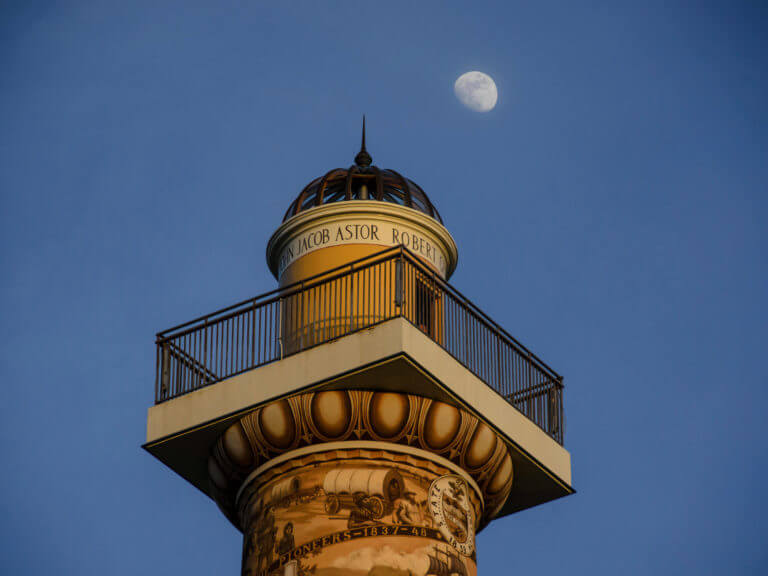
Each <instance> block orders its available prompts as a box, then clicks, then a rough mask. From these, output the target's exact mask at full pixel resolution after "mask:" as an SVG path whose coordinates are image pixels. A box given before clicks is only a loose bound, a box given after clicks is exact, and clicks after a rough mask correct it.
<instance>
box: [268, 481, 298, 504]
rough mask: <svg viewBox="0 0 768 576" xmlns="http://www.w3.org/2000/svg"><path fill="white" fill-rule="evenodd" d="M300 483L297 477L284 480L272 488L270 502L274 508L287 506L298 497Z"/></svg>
mask: <svg viewBox="0 0 768 576" xmlns="http://www.w3.org/2000/svg"><path fill="white" fill-rule="evenodd" d="M300 488H301V483H300V482H299V477H298V476H293V477H291V478H286V479H285V480H283V481H281V482H278V483H277V484H275V485H274V486H273V487H272V497H271V502H272V504H273V505H275V506H289V505H290V503H291V500H295V499H297V498H298V496H299V489H300Z"/></svg>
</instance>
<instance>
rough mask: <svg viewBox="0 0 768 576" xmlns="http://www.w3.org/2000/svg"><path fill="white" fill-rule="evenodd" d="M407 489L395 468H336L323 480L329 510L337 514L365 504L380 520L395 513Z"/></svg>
mask: <svg viewBox="0 0 768 576" xmlns="http://www.w3.org/2000/svg"><path fill="white" fill-rule="evenodd" d="M403 487H404V484H403V478H402V476H400V473H399V472H398V471H397V470H395V469H393V468H336V469H334V470H331V471H330V472H328V474H326V475H325V480H323V491H324V492H325V498H326V499H325V511H326V512H327V513H328V514H336V513H337V512H339V510H342V509H354V508H356V507H358V506H360V505H364V506H365V507H366V508H367V509H369V510H370V511H371V514H372V515H373V518H375V519H377V520H378V519H380V518H381V517H382V516H384V515H385V514H390V513H391V512H392V506H393V504H394V502H395V500H397V499H398V498H400V496H401V495H402V494H403Z"/></svg>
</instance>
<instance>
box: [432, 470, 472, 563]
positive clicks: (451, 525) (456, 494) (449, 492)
mask: <svg viewBox="0 0 768 576" xmlns="http://www.w3.org/2000/svg"><path fill="white" fill-rule="evenodd" d="M429 511H430V513H431V514H432V518H433V519H434V526H435V528H437V529H438V530H440V533H441V534H442V535H443V538H445V540H446V542H448V544H450V545H451V546H453V547H454V548H455V549H456V550H458V551H459V552H461V553H462V554H463V555H464V556H471V555H472V553H473V552H474V551H475V514H474V511H473V510H472V506H470V503H469V492H468V490H467V483H466V482H465V481H464V479H463V478H462V477H461V476H457V475H455V474H449V475H447V476H441V477H440V478H438V479H436V480H435V481H434V482H432V485H431V486H430V487H429Z"/></svg>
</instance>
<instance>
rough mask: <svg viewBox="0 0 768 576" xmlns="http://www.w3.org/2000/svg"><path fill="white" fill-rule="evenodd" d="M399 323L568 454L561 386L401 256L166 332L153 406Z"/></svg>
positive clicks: (361, 264) (400, 251)
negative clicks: (426, 340)
mask: <svg viewBox="0 0 768 576" xmlns="http://www.w3.org/2000/svg"><path fill="white" fill-rule="evenodd" d="M394 318H403V319H405V320H407V321H408V322H410V323H411V324H413V325H414V326H415V327H416V328H418V329H419V330H420V331H421V332H423V333H424V334H425V335H426V336H428V337H429V338H430V339H431V340H432V341H434V342H435V343H437V344H438V345H439V346H440V347H442V348H443V349H444V350H445V351H446V352H448V353H449V354H450V355H451V356H452V357H453V358H454V359H455V360H457V361H458V362H460V363H461V364H462V365H463V366H464V367H466V368H467V369H468V370H469V371H471V372H472V373H473V374H474V375H475V376H477V377H478V378H479V379H480V380H482V381H483V382H484V383H485V384H487V385H488V386H489V387H490V388H492V389H493V390H494V391H495V392H497V393H498V395H499V396H500V397H501V398H503V399H504V400H505V401H506V402H508V403H509V404H511V405H512V406H514V407H515V408H516V409H517V410H518V411H519V412H521V413H522V414H523V415H525V416H526V417H527V418H528V419H529V420H531V421H532V422H533V423H535V424H536V425H537V426H538V427H539V428H541V429H542V430H543V431H544V432H546V434H547V435H549V436H550V437H551V438H552V439H554V440H555V441H557V442H558V444H561V445H562V444H563V435H564V425H563V424H564V415H563V378H562V376H560V375H559V374H557V372H555V371H554V370H552V369H551V368H550V367H549V366H547V364H545V363H544V362H543V361H542V360H541V359H539V358H538V357H537V356H536V355H535V354H534V353H533V352H531V351H530V350H529V349H528V348H526V347H525V346H524V345H523V344H521V343H520V342H518V341H517V340H516V339H515V338H514V337H513V336H511V335H510V334H509V333H508V332H507V331H506V330H504V329H503V328H502V327H501V326H499V325H498V324H497V323H496V322H494V321H493V320H492V319H491V318H490V317H488V316H487V315H486V314H485V313H484V312H482V311H481V310H480V309H479V308H478V307H477V306H475V305H474V304H473V303H472V302H471V301H470V300H468V299H467V298H466V297H464V296H463V295H462V294H461V293H460V292H459V291H458V290H456V289H455V288H454V287H453V286H451V285H450V284H449V283H448V282H445V281H444V280H442V279H441V278H440V277H439V276H438V275H437V274H436V273H435V272H434V271H433V270H431V269H430V268H427V267H426V266H425V265H424V264H423V263H422V262H421V261H420V260H419V259H418V258H417V257H416V256H415V255H414V254H413V253H412V252H411V251H409V250H407V249H405V248H403V247H399V248H395V249H387V250H384V251H382V252H380V253H378V254H376V255H374V256H372V257H367V258H363V259H361V260H358V261H355V262H353V263H350V264H347V265H345V266H342V267H340V268H338V269H335V270H330V271H328V272H325V273H323V274H321V275H318V276H316V277H312V278H309V279H306V280H304V281H302V282H298V283H296V284H293V285H290V286H285V287H283V288H280V289H277V290H273V291H271V292H267V293H265V294H262V295H260V296H257V297H255V298H252V299H249V300H245V301H243V302H239V303H237V304H234V305H232V306H228V307H227V308H223V309H221V310H219V311H217V312H214V313H212V314H207V315H205V316H202V317H200V318H196V319H195V320H191V321H189V322H186V323H184V324H181V325H179V326H176V327H174V328H171V329H169V330H165V331H163V332H160V333H159V334H158V335H157V370H156V385H155V404H160V403H162V402H165V401H168V400H170V399H173V398H178V397H179V396H182V395H184V394H189V393H190V392H193V391H195V390H198V389H200V388H203V387H206V386H210V385H212V384H215V383H217V382H220V381H222V380H225V379H227V378H231V377H233V376H235V375H237V374H241V373H243V372H246V371H249V370H252V369H254V368H257V367H259V366H264V365H265V364H269V363H271V362H277V361H280V360H281V359H284V358H286V357H288V356H290V355H293V354H297V353H299V352H302V351H304V350H307V349H310V348H313V347H315V346H319V345H321V344H324V343H327V342H331V341H333V340H337V339H339V338H342V337H344V336H347V335H350V334H353V333H355V332H358V331H360V330H365V329H369V328H372V327H373V326H376V325H377V324H380V323H382V322H385V321H387V320H391V319H394Z"/></svg>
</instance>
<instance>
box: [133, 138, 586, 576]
mask: <svg viewBox="0 0 768 576" xmlns="http://www.w3.org/2000/svg"><path fill="white" fill-rule="evenodd" d="M457 259H458V251H457V247H456V244H455V242H454V240H453V238H452V237H451V235H450V233H449V232H448V230H447V229H446V228H445V227H444V226H443V223H442V220H441V218H440V215H439V213H438V211H437V209H436V208H435V206H434V205H433V204H432V202H431V201H430V200H429V198H428V197H427V195H426V194H425V193H424V191H423V190H422V189H421V188H420V187H419V186H418V185H416V184H415V183H414V182H412V181H411V180H409V179H408V178H405V177H404V176H402V175H400V174H399V173H397V172H395V171H393V170H386V169H379V168H377V167H376V166H374V165H373V164H372V159H371V156H370V155H369V154H368V152H367V150H366V146H365V126H363V142H362V147H361V150H360V152H359V153H358V154H357V156H356V157H355V163H354V164H353V165H352V166H351V167H350V168H345V169H336V170H331V171H330V172H328V173H327V174H325V175H324V176H322V177H320V178H317V179H315V180H313V181H312V182H310V183H309V184H308V185H307V186H306V187H305V188H304V189H303V190H302V191H301V193H300V194H299V195H298V197H297V198H296V199H295V200H294V201H293V203H292V204H291V205H290V207H289V208H288V211H287V212H286V214H285V218H284V220H283V223H282V224H281V225H280V226H279V227H278V228H277V230H276V231H275V232H274V234H273V235H272V237H271V239H270V241H269V244H268V246H267V262H268V265H269V267H270V269H271V271H272V272H273V273H274V275H275V277H276V279H277V280H278V284H279V287H278V288H277V289H276V290H274V291H273V292H270V293H267V294H265V295H263V296H260V297H257V298H254V299H250V300H247V301H244V302H241V303H238V304H236V305H234V306H230V307H227V308H225V309H223V310H220V311H219V312H216V313H213V314H210V315H207V316H205V317H203V318H199V319H196V320H194V321H192V322H188V323H186V324H183V325H181V326H178V327H176V328H173V329H171V330H167V331H165V332H161V333H160V334H158V337H157V382H156V397H155V405H154V406H153V407H152V408H150V410H149V418H148V429H147V443H146V444H145V448H146V449H147V450H148V451H149V452H150V453H152V454H153V455H155V456H156V457H157V458H159V459H160V460H161V461H162V462H164V463H165V464H166V465H168V466H169V467H170V468H172V469H173V470H175V471H176V472H177V473H179V474H180V475H181V476H182V477H184V478H185V479H187V480H188V481H189V482H191V483H192V484H193V485H195V486H196V487H197V488H199V489H200V490H202V491H203V492H205V493H206V494H207V495H209V496H210V497H211V498H212V499H213V500H214V501H215V502H216V503H217V504H218V506H219V508H220V509H221V511H222V512H223V513H224V514H225V516H226V517H227V518H228V519H229V520H230V521H231V522H232V524H233V525H234V526H235V527H236V528H237V529H238V530H240V531H241V532H242V533H243V557H242V574H243V575H244V576H255V575H283V574H285V575H309V574H315V575H318V576H321V575H322V576H334V575H338V576H354V575H360V576H363V575H367V574H377V575H388V574H392V575H401V574H402V575H408V574H410V575H427V574H434V575H439V576H443V575H446V576H447V575H450V574H459V575H473V574H476V573H477V549H476V546H475V536H476V534H477V533H478V532H479V531H480V530H482V529H484V528H485V527H486V526H487V525H488V524H489V523H490V522H491V521H493V520H494V519H496V518H499V517H501V516H505V515H508V514H511V513H514V512H516V511H518V510H522V509H525V508H529V507H531V506H535V505H538V504H541V503H544V502H547V501H550V500H553V499H555V498H559V497H561V496H565V495H568V494H571V493H572V492H573V489H572V488H571V473H570V471H571V466H570V456H569V454H568V452H567V451H566V450H565V449H564V448H563V446H562V441H563V419H564V418H563V384H562V378H561V377H560V376H559V375H558V374H557V373H555V372H554V371H553V370H552V369H551V368H549V367H548V366H547V365H546V364H545V363H544V362H543V361H541V360H540V359H539V358H538V357H536V356H535V355H534V354H533V353H532V352H531V351H530V350H528V349H527V348H525V347H524V346H523V345H522V344H521V343H520V342H518V341H517V340H515V339H514V338H513V337H512V336H510V335H509V334H508V333H507V332H506V331H504V330H503V329H502V328H501V327H500V326H498V325H497V324H496V323H495V322H494V321H493V320H492V319H490V318H489V317H488V316H487V315H485V314H484V313H483V312H482V311H481V310H480V309H479V308H477V307H476V306H475V305H474V304H472V303H471V302H470V301H469V300H467V299H466V298H465V297H464V296H462V295H461V293H459V292H458V291H457V290H456V289H455V288H453V287H452V286H451V285H450V284H448V279H449V278H450V276H451V274H452V273H453V271H454V269H455V268H456V264H457Z"/></svg>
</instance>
